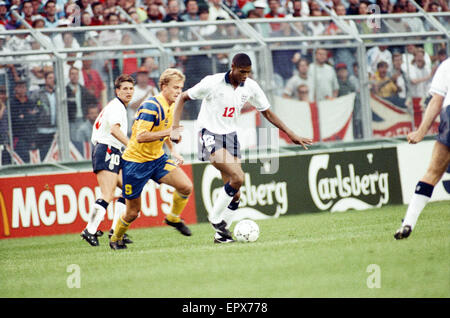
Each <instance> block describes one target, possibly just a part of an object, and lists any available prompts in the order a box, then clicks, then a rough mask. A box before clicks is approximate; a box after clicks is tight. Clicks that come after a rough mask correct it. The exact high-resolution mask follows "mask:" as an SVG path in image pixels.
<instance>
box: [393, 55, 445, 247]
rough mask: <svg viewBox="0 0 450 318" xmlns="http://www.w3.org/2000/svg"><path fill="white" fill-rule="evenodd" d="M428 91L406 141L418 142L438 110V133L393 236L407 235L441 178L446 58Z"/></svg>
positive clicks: (443, 170)
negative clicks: (418, 121)
mask: <svg viewBox="0 0 450 318" xmlns="http://www.w3.org/2000/svg"><path fill="white" fill-rule="evenodd" d="M430 93H431V94H432V95H433V97H432V98H431V100H430V102H429V103H428V106H427V108H426V110H425V115H424V118H423V120H422V122H421V124H420V126H419V128H418V129H417V130H416V131H413V132H411V133H409V134H408V137H407V139H408V142H409V143H410V144H416V143H418V142H420V141H421V140H422V139H423V138H424V136H425V135H426V133H427V132H428V130H429V129H430V127H431V125H432V124H433V123H434V121H435V119H436V117H437V116H438V115H439V114H440V124H439V134H438V136H437V140H436V142H435V144H434V147H433V152H432V154H431V161H430V164H429V166H428V169H427V172H426V173H425V175H424V176H423V177H422V179H420V181H419V182H418V183H417V186H416V190H415V192H414V194H413V196H412V198H411V201H410V203H409V206H408V210H407V211H406V216H405V218H404V219H403V222H402V226H401V227H400V229H398V230H397V232H395V234H394V237H395V238H396V239H397V240H399V239H403V238H407V237H408V236H409V235H410V234H411V231H412V230H413V229H414V227H415V225H416V223H417V219H418V218H419V215H420V213H421V212H422V210H423V209H424V208H425V205H426V204H427V203H428V201H429V200H430V198H431V195H432V193H433V189H434V186H435V185H436V184H437V183H438V182H439V180H440V179H441V178H442V176H443V175H444V173H445V171H446V170H447V168H448V166H449V164H450V126H449V125H450V58H447V59H446V60H445V61H444V62H442V64H441V65H440V66H439V68H438V69H437V70H436V73H435V75H434V77H433V81H432V82H431V87H430Z"/></svg>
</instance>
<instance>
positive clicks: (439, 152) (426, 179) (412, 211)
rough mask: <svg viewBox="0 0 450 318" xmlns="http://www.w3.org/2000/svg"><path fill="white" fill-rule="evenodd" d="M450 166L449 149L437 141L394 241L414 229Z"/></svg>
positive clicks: (406, 235)
mask: <svg viewBox="0 0 450 318" xmlns="http://www.w3.org/2000/svg"><path fill="white" fill-rule="evenodd" d="M449 164H450V147H448V146H446V145H444V144H442V143H440V142H439V141H437V142H436V143H435V144H434V147H433V152H432V155H431V161H430V164H429V166H428V169H427V172H426V173H425V175H424V176H423V178H422V179H421V180H420V181H419V182H418V183H417V186H416V190H415V192H414V194H413V196H412V198H411V201H410V203H409V205H408V210H407V211H406V215H405V218H404V220H403V223H402V227H401V228H400V229H398V230H397V232H396V233H395V234H394V237H395V238H396V239H402V238H406V237H408V236H409V235H410V234H411V231H412V230H413V229H414V227H415V225H416V223H417V219H418V218H419V215H420V213H421V212H422V210H423V209H424V208H425V206H426V204H427V203H428V201H429V200H430V198H431V195H432V193H433V189H434V186H435V185H436V184H437V183H438V182H439V180H440V179H441V178H442V176H443V174H444V173H445V171H446V170H447V168H448V165H449Z"/></svg>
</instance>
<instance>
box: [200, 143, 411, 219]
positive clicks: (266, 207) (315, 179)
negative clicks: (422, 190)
mask: <svg viewBox="0 0 450 318" xmlns="http://www.w3.org/2000/svg"><path fill="white" fill-rule="evenodd" d="M268 164H272V165H273V166H275V167H276V169H270V167H269V168H267V165H268ZM192 168H193V176H194V187H195V196H196V197H195V201H196V205H197V220H198V221H199V222H206V221H207V213H208V211H210V210H211V208H212V206H213V204H214V201H215V198H216V197H217V195H218V191H220V189H221V187H223V182H222V180H221V176H220V173H219V171H218V170H217V169H215V168H214V167H213V166H212V165H210V164H206V163H200V164H193V165H192ZM242 168H243V170H244V173H245V178H244V184H243V186H242V187H241V203H240V205H239V210H238V212H239V213H237V219H242V218H251V219H265V218H277V217H280V216H281V215H285V214H296V213H308V212H320V211H330V212H338V211H347V210H351V209H355V210H364V209H369V208H375V207H380V206H383V205H388V204H402V203H403V202H402V194H401V186H400V178H399V174H398V163H397V152H396V148H384V149H369V150H358V151H346V152H339V153H338V152H336V153H319V154H313V155H308V154H305V155H297V156H286V157H280V158H271V159H270V160H265V161H264V162H263V161H257V162H255V160H254V161H253V162H252V163H250V162H245V161H244V162H243V163H242ZM271 170H272V171H271ZM264 171H266V173H265V172H264ZM267 171H268V172H269V173H267ZM237 219H235V220H237Z"/></svg>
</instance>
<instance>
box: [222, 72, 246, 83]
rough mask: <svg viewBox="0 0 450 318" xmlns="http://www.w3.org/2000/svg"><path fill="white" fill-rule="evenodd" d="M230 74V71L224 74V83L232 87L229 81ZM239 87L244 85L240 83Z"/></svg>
mask: <svg viewBox="0 0 450 318" xmlns="http://www.w3.org/2000/svg"><path fill="white" fill-rule="evenodd" d="M230 73H231V70H229V71H228V72H226V73H225V83H227V84H230V85H232V84H231V81H230ZM239 86H244V83H240V84H239Z"/></svg>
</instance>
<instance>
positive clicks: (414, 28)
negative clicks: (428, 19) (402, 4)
mask: <svg viewBox="0 0 450 318" xmlns="http://www.w3.org/2000/svg"><path fill="white" fill-rule="evenodd" d="M405 9H406V12H407V13H416V12H417V8H416V7H415V6H414V4H413V3H412V2H411V1H408V3H407V4H406V8H405ZM405 22H406V23H407V24H408V26H409V30H410V31H411V32H424V31H425V27H424V25H423V22H422V19H421V18H420V17H414V18H405Z"/></svg>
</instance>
